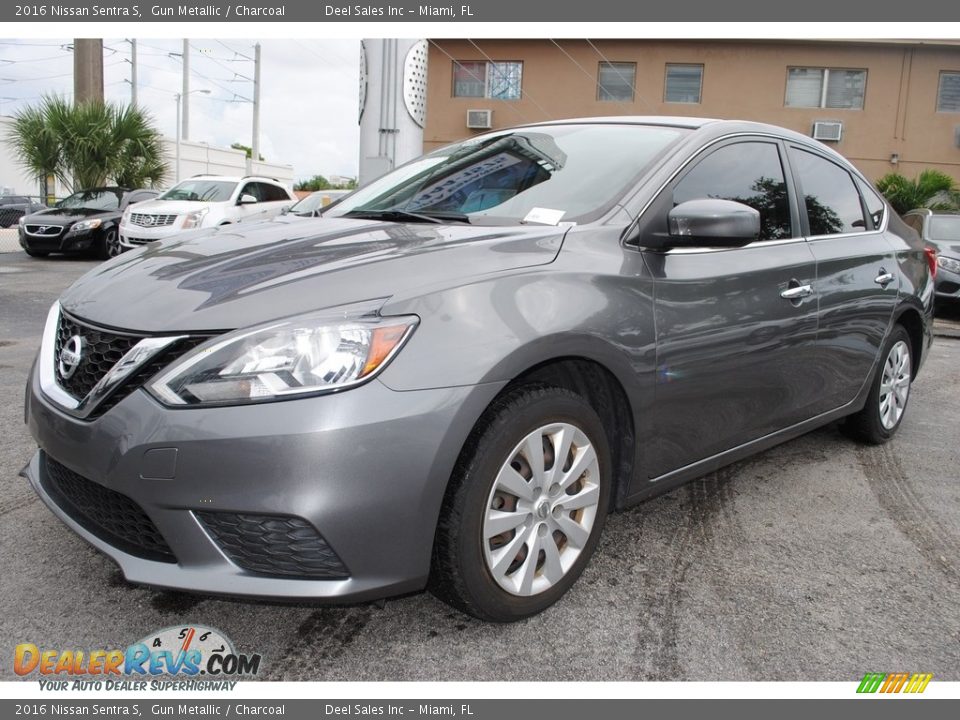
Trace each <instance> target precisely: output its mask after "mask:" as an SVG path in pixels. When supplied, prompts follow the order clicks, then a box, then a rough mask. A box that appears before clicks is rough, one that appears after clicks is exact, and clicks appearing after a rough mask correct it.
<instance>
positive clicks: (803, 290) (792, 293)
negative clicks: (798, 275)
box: [780, 285, 813, 300]
mask: <svg viewBox="0 0 960 720" xmlns="http://www.w3.org/2000/svg"><path fill="white" fill-rule="evenodd" d="M810 295H813V288H812V287H810V286H809V285H795V286H794V287H789V288H787V289H786V290H784V291H783V292H781V293H780V297H782V298H783V299H784V300H799V299H800V298H805V297H808V296H810Z"/></svg>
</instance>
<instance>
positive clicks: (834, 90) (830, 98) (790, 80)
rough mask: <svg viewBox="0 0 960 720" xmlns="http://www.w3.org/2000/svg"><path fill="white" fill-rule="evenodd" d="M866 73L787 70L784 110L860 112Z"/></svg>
mask: <svg viewBox="0 0 960 720" xmlns="http://www.w3.org/2000/svg"><path fill="white" fill-rule="evenodd" d="M866 86H867V71H866V70H846V69H844V68H798V67H793V68H788V69H787V96H786V99H785V100H784V103H783V104H784V105H785V106H787V107H820V108H846V109H849V110H862V109H863V95H864V92H865V89H866Z"/></svg>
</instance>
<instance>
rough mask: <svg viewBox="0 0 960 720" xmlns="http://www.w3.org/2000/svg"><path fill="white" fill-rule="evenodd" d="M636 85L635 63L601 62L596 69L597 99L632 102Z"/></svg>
mask: <svg viewBox="0 0 960 720" xmlns="http://www.w3.org/2000/svg"><path fill="white" fill-rule="evenodd" d="M636 85H637V64H636V63H632V62H601V63H600V65H599V68H598V70H597V100H603V101H610V102H633V93H634V88H635V87H636Z"/></svg>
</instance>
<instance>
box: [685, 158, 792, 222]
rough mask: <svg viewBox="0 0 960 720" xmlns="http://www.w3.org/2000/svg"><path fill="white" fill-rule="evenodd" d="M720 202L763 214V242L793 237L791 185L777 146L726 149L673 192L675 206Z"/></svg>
mask: <svg viewBox="0 0 960 720" xmlns="http://www.w3.org/2000/svg"><path fill="white" fill-rule="evenodd" d="M701 198H719V199H721V200H733V201H735V202H739V203H743V204H744V205H749V206H750V207H752V208H754V209H755V210H757V211H758V212H759V213H760V238H759V239H760V240H778V239H781V238H788V237H792V232H791V225H790V203H789V200H788V198H787V184H786V182H785V180H784V174H783V165H782V164H781V163H780V153H779V151H778V150H777V146H776V145H774V144H773V143H767V142H742V143H734V144H733V145H724V146H723V147H721V148H719V149H718V150H715V151H713V152H712V153H710V155H708V156H707V157H705V158H704V159H703V160H701V161H700V162H699V163H697V165H696V166H694V168H693V169H692V170H690V172H688V173H687V174H686V175H684V176H683V179H681V180H680V182H679V183H677V185H676V187H675V188H674V190H673V203H674V205H679V204H680V203H682V202H686V201H687V200H698V199H701Z"/></svg>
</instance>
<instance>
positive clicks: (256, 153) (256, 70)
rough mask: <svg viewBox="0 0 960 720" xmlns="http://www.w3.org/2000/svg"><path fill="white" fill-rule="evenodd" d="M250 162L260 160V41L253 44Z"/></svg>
mask: <svg viewBox="0 0 960 720" xmlns="http://www.w3.org/2000/svg"><path fill="white" fill-rule="evenodd" d="M250 147H251V152H250V164H251V168H252V165H253V163H255V162H259V161H260V43H257V44H256V45H254V46H253V143H251V146H250Z"/></svg>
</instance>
